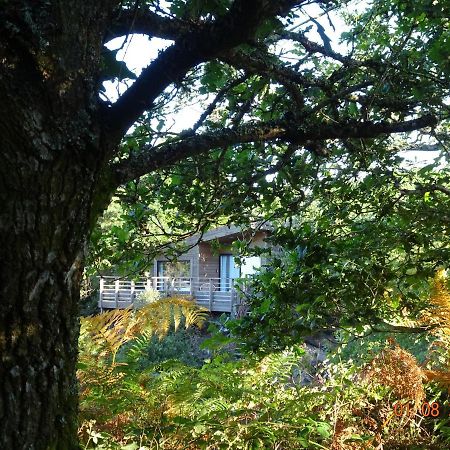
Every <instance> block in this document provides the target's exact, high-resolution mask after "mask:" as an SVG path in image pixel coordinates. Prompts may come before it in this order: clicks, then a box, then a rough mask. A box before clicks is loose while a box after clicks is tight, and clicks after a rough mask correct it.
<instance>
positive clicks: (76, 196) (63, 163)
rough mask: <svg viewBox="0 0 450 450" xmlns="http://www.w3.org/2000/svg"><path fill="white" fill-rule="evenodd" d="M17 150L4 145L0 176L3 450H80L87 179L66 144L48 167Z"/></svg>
mask: <svg viewBox="0 0 450 450" xmlns="http://www.w3.org/2000/svg"><path fill="white" fill-rule="evenodd" d="M0 132H1V133H2V134H3V136H4V137H5V133H6V132H7V130H5V129H2V130H1V131H0ZM47 138H48V136H46V134H45V132H44V131H42V132H41V135H40V136H36V137H35V141H34V144H36V141H42V139H47ZM19 145H20V144H18V143H16V142H14V141H12V142H5V140H3V142H2V150H4V154H5V155H6V156H7V158H6V161H3V163H2V165H1V168H0V180H1V182H0V183H1V184H0V205H1V212H0V249H1V254H0V266H1V273H0V289H1V308H0V356H1V364H0V424H1V425H0V448H1V449H3V450H7V449H47V448H57V449H71V448H77V443H76V427H77V420H76V419H77V384H76V378H75V370H76V358H77V337H78V315H77V309H78V299H79V285H80V277H81V274H82V270H83V253H84V247H85V242H86V239H87V236H88V231H89V224H90V217H89V212H90V211H91V204H92V192H93V180H94V176H93V174H92V172H91V171H90V168H89V167H86V166H85V165H82V164H81V163H80V162H77V161H76V158H70V157H69V155H70V153H72V154H73V149H70V147H69V144H67V147H66V150H64V151H62V152H61V154H60V155H59V156H58V157H56V158H54V159H53V160H51V161H42V160H40V159H39V158H37V157H36V156H35V154H36V149H37V148H38V147H39V146H37V147H36V145H34V146H25V147H20V146H19ZM13 146H15V151H13ZM5 150H6V151H5ZM33 150H34V152H35V154H34V155H33ZM91 150H92V149H91ZM12 154H14V158H11V155H12Z"/></svg>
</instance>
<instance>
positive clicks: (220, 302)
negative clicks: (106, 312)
mask: <svg viewBox="0 0 450 450" xmlns="http://www.w3.org/2000/svg"><path fill="white" fill-rule="evenodd" d="M235 284H236V282H235V280H233V279H227V280H223V279H222V280H221V279H220V278H182V277H178V278H171V277H149V278H141V279H139V280H137V281H132V280H124V279H117V278H116V277H101V278H100V294H99V302H98V306H99V308H100V309H101V310H103V309H115V308H127V307H129V306H132V305H133V304H134V303H135V301H136V299H138V298H139V295H140V294H141V293H142V292H145V291H150V290H155V291H158V292H159V293H160V294H161V296H162V297H165V296H170V295H187V296H190V297H192V298H194V299H195V301H196V302H197V303H198V304H199V305H200V306H203V307H205V308H207V309H209V310H210V311H217V312H228V313H231V314H232V315H234V313H235V311H236V307H237V305H238V304H239V303H240V302H239V292H238V290H237V289H236V286H235Z"/></svg>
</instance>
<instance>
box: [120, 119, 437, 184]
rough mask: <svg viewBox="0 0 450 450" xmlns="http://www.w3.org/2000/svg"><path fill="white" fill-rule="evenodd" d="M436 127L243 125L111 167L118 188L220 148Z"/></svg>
mask: <svg viewBox="0 0 450 450" xmlns="http://www.w3.org/2000/svg"><path fill="white" fill-rule="evenodd" d="M436 123H437V121H436V118H435V117H433V116H424V117H420V118H418V119H415V120H408V121H404V122H379V123H374V122H362V123H345V124H341V126H340V127H336V126H334V125H329V124H324V125H322V126H320V127H314V128H312V129H310V130H306V131H305V130H303V129H302V128H301V127H295V126H293V125H292V124H290V123H287V122H285V123H283V122H278V123H270V124H255V125H246V126H241V127H239V128H237V129H223V130H221V131H217V132H211V133H204V134H198V135H195V136H190V137H187V138H185V139H182V140H181V141H177V142H173V143H167V144H163V145H161V146H157V147H146V148H143V149H142V151H141V152H140V153H139V154H137V155H135V156H132V157H130V158H129V159H127V160H123V161H121V162H119V163H117V164H116V165H114V166H113V167H112V170H113V172H114V178H115V182H116V184H117V185H120V184H123V183H125V182H127V181H131V180H133V179H135V178H138V177H140V176H142V175H145V174H146V173H149V172H152V171H154V170H157V169H161V168H164V167H168V166H171V165H173V164H175V163H176V162H178V161H181V160H183V159H185V158H189V157H191V156H195V155H198V154H201V153H204V152H207V151H209V150H212V149H215V148H220V147H226V146H232V145H238V144H244V143H248V142H271V141H276V140H284V141H287V142H292V143H294V144H297V145H310V143H311V142H322V141H326V140H330V139H342V138H373V137H376V136H379V135H381V134H391V133H402V132H408V131H413V130H418V129H420V128H424V127H430V126H434V125H436Z"/></svg>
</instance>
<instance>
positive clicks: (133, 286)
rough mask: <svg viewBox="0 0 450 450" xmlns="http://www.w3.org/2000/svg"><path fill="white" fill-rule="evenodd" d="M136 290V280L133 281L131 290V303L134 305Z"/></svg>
mask: <svg viewBox="0 0 450 450" xmlns="http://www.w3.org/2000/svg"><path fill="white" fill-rule="evenodd" d="M135 289H136V286H135V284H134V280H131V288H130V302H131V304H133V303H134V294H135Z"/></svg>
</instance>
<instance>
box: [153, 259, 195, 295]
mask: <svg viewBox="0 0 450 450" xmlns="http://www.w3.org/2000/svg"><path fill="white" fill-rule="evenodd" d="M156 276H157V279H156V289H157V290H158V291H169V290H170V291H182V292H188V291H190V288H191V279H190V277H191V262H190V261H177V262H172V261H156Z"/></svg>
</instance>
